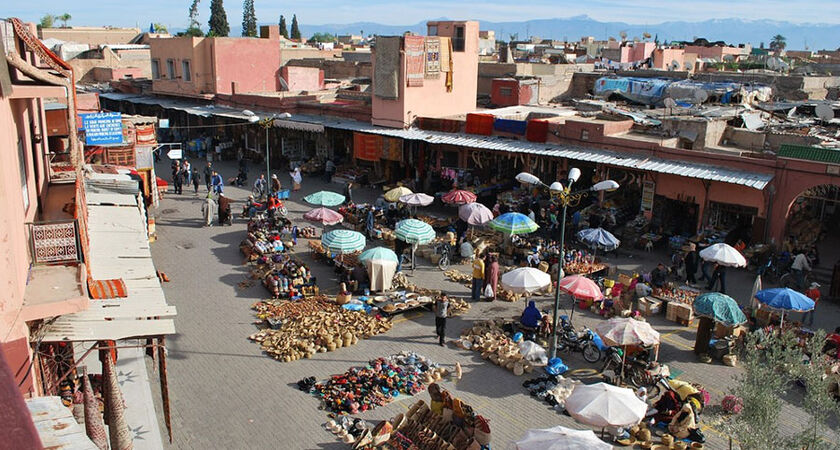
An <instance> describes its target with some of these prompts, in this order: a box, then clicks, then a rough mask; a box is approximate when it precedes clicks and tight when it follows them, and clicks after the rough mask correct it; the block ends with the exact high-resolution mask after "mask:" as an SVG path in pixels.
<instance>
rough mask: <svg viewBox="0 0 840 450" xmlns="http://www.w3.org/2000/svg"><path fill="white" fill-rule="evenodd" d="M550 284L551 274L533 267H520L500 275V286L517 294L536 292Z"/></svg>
mask: <svg viewBox="0 0 840 450" xmlns="http://www.w3.org/2000/svg"><path fill="white" fill-rule="evenodd" d="M550 284H551V276H550V275H549V274H547V273H545V272H543V271H542V270H540V269H535V268H533V267H520V268H518V269H513V270H511V271H510V272H508V273H506V274H504V275H502V287H503V288H505V289H507V290H509V291H513V292H514V293H517V294H524V293H526V292H527V293H530V292H536V291H539V290H541V289H544V288H545V287H546V286H548V285H550Z"/></svg>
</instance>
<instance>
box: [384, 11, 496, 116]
mask: <svg viewBox="0 0 840 450" xmlns="http://www.w3.org/2000/svg"><path fill="white" fill-rule="evenodd" d="M426 25H427V27H428V36H400V37H384V36H380V37H378V38H377V42H376V48H375V49H374V50H373V53H374V54H373V58H372V59H373V93H372V94H373V113H372V116H373V117H372V120H371V122H372V123H373V124H374V125H381V126H386V127H393V128H406V127H408V126H410V125H411V123H412V122H413V121H414V119H415V118H417V117H421V116H422V117H444V116H450V115H454V114H461V113H465V112H468V111H473V110H475V107H476V106H475V105H476V104H475V99H476V92H477V91H478V31H479V30H478V22H474V21H462V22H450V21H447V22H428V23H427V24H426ZM450 46H451V52H450V51H449V48H450Z"/></svg>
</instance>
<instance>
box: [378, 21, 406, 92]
mask: <svg viewBox="0 0 840 450" xmlns="http://www.w3.org/2000/svg"><path fill="white" fill-rule="evenodd" d="M400 43H401V41H400V37H399V36H390V37H385V36H377V38H376V56H375V58H376V59H375V63H376V67H375V69H374V72H373V94H374V95H376V96H377V97H381V98H388V99H396V98H399V96H400V89H399V84H400V81H399V80H400Z"/></svg>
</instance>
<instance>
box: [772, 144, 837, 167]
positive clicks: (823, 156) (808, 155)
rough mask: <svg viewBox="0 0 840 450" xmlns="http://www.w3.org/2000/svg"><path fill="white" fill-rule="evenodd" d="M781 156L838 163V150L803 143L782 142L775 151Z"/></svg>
mask: <svg viewBox="0 0 840 450" xmlns="http://www.w3.org/2000/svg"><path fill="white" fill-rule="evenodd" d="M777 154H778V155H779V156H780V157H782V158H795V159H805V160H808V161H818V162H824V163H829V164H840V150H837V149H833V148H824V147H808V146H805V145H791V144H782V146H781V147H780V148H779V152H778V153H777Z"/></svg>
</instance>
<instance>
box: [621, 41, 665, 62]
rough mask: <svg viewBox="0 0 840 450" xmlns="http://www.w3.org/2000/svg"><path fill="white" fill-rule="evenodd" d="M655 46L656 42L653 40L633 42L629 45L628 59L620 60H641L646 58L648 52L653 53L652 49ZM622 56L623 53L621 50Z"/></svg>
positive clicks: (648, 55)
mask: <svg viewBox="0 0 840 450" xmlns="http://www.w3.org/2000/svg"><path fill="white" fill-rule="evenodd" d="M655 48H656V44H655V43H653V42H634V43H633V46H632V47H630V51H629V55H628V58H629V59H628V60H627V61H624V60H622V61H621V62H634V61H641V60H643V59H647V58H648V57H650V54H651V53H653V49H655ZM622 56H624V53H623V52H622Z"/></svg>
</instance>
